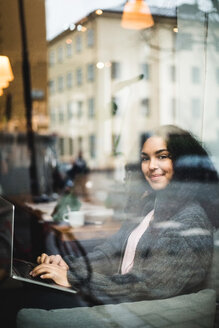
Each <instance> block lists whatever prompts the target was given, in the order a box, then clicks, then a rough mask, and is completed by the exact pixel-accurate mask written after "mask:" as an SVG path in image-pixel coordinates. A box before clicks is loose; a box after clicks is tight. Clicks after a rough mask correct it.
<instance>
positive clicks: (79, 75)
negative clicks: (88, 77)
mask: <svg viewBox="0 0 219 328" xmlns="http://www.w3.org/2000/svg"><path fill="white" fill-rule="evenodd" d="M76 80H77V85H78V86H81V85H82V83H83V76H82V69H81V68H78V69H77V70H76Z"/></svg>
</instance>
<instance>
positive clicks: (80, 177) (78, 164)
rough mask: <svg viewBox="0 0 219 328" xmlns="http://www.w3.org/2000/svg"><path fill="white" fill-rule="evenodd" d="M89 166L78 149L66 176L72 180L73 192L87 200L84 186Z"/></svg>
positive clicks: (87, 196)
mask: <svg viewBox="0 0 219 328" xmlns="http://www.w3.org/2000/svg"><path fill="white" fill-rule="evenodd" d="M88 173H89V168H88V166H87V163H86V161H85V159H84V157H83V153H82V151H79V153H78V157H77V158H76V159H75V160H74V161H73V164H72V167H71V169H70V170H68V172H67V175H68V177H69V178H70V179H71V180H72V181H73V182H74V186H75V187H74V188H75V192H76V194H77V195H78V196H80V197H82V198H83V199H84V200H85V201H86V200H89V195H88V191H87V188H86V182H87V176H88Z"/></svg>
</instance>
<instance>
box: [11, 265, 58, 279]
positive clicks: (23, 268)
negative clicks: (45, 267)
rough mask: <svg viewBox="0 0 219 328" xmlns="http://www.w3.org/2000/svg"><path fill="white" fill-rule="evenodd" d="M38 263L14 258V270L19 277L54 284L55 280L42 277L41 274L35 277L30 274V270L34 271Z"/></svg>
mask: <svg viewBox="0 0 219 328" xmlns="http://www.w3.org/2000/svg"><path fill="white" fill-rule="evenodd" d="M37 265H38V264H35V263H32V262H28V261H24V260H18V259H14V260H13V271H14V273H15V275H16V276H18V277H22V278H26V279H30V280H35V281H40V282H45V283H53V284H54V281H52V280H50V279H41V278H40V277H39V276H36V277H33V276H31V275H30V271H32V270H33V269H34V268H35V267H36V266H37Z"/></svg>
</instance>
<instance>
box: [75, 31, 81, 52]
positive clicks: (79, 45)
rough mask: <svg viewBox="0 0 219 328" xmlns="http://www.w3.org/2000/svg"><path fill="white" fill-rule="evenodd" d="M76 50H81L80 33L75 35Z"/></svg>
mask: <svg viewBox="0 0 219 328" xmlns="http://www.w3.org/2000/svg"><path fill="white" fill-rule="evenodd" d="M76 51H77V52H81V51H82V36H81V35H77V36H76Z"/></svg>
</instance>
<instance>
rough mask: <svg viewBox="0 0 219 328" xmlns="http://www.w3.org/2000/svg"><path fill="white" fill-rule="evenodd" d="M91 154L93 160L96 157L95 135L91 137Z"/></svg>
mask: <svg viewBox="0 0 219 328" xmlns="http://www.w3.org/2000/svg"><path fill="white" fill-rule="evenodd" d="M89 153H90V157H91V158H95V157H96V136H95V135H94V134H92V135H90V136H89Z"/></svg>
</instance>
